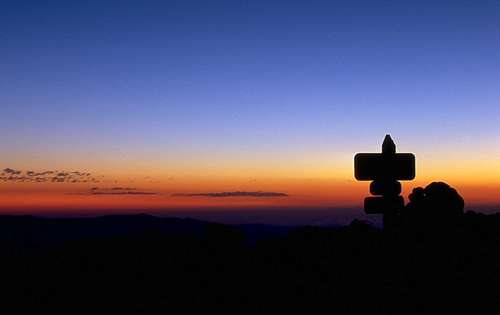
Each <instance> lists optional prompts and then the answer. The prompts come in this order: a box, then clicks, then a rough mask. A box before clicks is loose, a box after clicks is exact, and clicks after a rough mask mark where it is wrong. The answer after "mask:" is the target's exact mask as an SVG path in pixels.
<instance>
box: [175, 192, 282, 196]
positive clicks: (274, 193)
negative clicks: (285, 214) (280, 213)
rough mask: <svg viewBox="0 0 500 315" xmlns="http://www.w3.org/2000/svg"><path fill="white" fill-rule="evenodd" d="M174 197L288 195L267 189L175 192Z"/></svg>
mask: <svg viewBox="0 0 500 315" xmlns="http://www.w3.org/2000/svg"><path fill="white" fill-rule="evenodd" d="M172 196H174V197H213V198H221V197H288V195H287V194H285V193H281V192H267V191H231V192H215V193H214V192H211V193H197V194H173V195H172Z"/></svg>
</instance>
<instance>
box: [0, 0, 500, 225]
mask: <svg viewBox="0 0 500 315" xmlns="http://www.w3.org/2000/svg"><path fill="white" fill-rule="evenodd" d="M0 73H1V75H0V114H1V119H2V123H1V124H0V148H1V150H0V169H3V170H4V171H3V175H1V177H2V178H3V180H0V212H2V213H34V214H42V213H47V212H50V211H55V212H57V213H59V214H71V213H77V212H78V213H84V212H85V211H90V210H92V211H93V213H105V212H109V211H111V210H113V211H116V212H126V211H132V212H133V211H142V212H143V211H153V210H155V211H157V212H161V211H167V210H168V209H173V208H175V209H177V210H178V209H181V210H182V209H243V208H255V207H258V208H259V207H260V208H266V207H267V208H283V209H287V208H294V207H298V208H325V209H332V210H331V211H332V213H333V214H335V209H340V208H342V209H351V208H352V209H354V210H352V212H351V214H352V216H356V215H358V214H359V215H361V214H362V212H360V210H359V209H360V207H362V202H363V198H364V197H365V196H367V195H368V193H369V191H368V183H367V182H356V181H355V179H354V176H353V156H354V154H355V153H357V152H379V151H380V146H381V142H382V140H383V138H384V136H385V134H391V135H392V137H393V139H394V140H395V142H396V145H397V146H398V151H399V152H413V153H414V154H415V155H416V158H417V177H416V179H415V180H414V181H412V182H404V183H403V194H404V195H405V196H407V195H408V193H409V192H410V191H411V189H412V188H413V187H416V186H422V185H427V184H429V183H430V182H432V181H445V182H447V183H448V184H450V185H451V186H453V187H455V188H456V189H457V190H458V192H459V193H460V194H461V195H462V196H463V197H464V199H465V200H466V206H467V207H468V208H474V209H485V211H491V210H492V209H499V210H500V207H498V206H497V205H500V193H499V192H500V89H499V88H498V86H499V83H500V2H499V1H488V0H486V1H460V0H455V1H376V2H375V1H238V0H233V1H189V0H183V1H126V0H122V1H103V0H100V1H94V0H89V1H19V0H16V1H9V0H5V1H2V2H1V3H0ZM19 171H20V172H21V173H16V172H19ZM28 171H31V172H32V173H30V174H31V175H30V176H28V173H27V172H28ZM47 172H52V173H47ZM58 175H60V176H58ZM9 178H10V179H9ZM238 191H239V192H274V193H279V194H282V195H279V196H262V195H259V194H253V195H243V196H234V195H232V196H223V197H221V196H213V195H196V196H192V194H207V193H219V192H238ZM285 195H286V196H285ZM495 207H496V208H495ZM228 211H233V210H228ZM234 211H237V210H234Z"/></svg>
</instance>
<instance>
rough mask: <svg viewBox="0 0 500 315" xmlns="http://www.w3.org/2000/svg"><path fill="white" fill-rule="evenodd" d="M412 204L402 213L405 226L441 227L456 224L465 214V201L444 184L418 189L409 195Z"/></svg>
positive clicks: (438, 183)
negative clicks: (441, 225)
mask: <svg viewBox="0 0 500 315" xmlns="http://www.w3.org/2000/svg"><path fill="white" fill-rule="evenodd" d="M409 200H410V202H409V203H408V204H407V205H406V207H405V209H404V210H403V212H402V220H403V224H405V225H408V224H409V225H419V226H422V225H424V226H428V225H436V224H438V225H440V224H447V223H454V222H456V220H457V219H458V218H459V217H461V216H462V215H463V214H464V200H463V198H462V197H461V196H460V195H459V194H458V192H457V191H456V190H455V189H454V188H452V187H450V186H449V185H448V184H446V183H443V182H433V183H431V184H429V185H427V186H426V187H425V188H422V187H417V188H415V189H413V191H412V193H411V194H410V195H409Z"/></svg>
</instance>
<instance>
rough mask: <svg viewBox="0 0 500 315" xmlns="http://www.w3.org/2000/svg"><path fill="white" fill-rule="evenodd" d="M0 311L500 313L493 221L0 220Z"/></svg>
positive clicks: (498, 247)
mask: <svg viewBox="0 0 500 315" xmlns="http://www.w3.org/2000/svg"><path fill="white" fill-rule="evenodd" d="M0 248H1V252H0V253H1V259H0V265H1V268H0V286H1V288H2V292H1V294H0V296H1V299H2V305H1V306H0V308H1V309H2V314H16V313H19V314H22V313H30V314H179V313H193V312H195V311H196V312H201V313H206V314H208V313H212V312H214V313H215V314H218V313H231V314H292V313H294V314H323V313H331V314H336V313H360V312H367V313H370V314H373V313H375V314H379V313H380V314H391V313H392V314H419V313H434V312H436V311H439V312H443V313H451V312H456V311H460V312H467V313H470V314H486V313H488V314H495V313H498V311H500V308H499V307H498V306H499V305H498V304H499V301H500V215H498V214H497V215H488V216H486V215H481V214H476V213H472V212H469V213H466V214H464V215H462V216H460V217H459V218H458V219H456V220H454V221H453V222H448V223H443V222H439V223H435V224H427V225H425V224H424V225H421V224H419V225H415V224H403V225H402V226H400V227H399V228H397V229H394V230H392V231H382V230H380V229H377V228H374V227H371V226H369V225H367V224H364V223H362V222H360V221H354V222H353V223H352V224H351V225H349V226H346V227H340V228H315V227H300V228H294V229H291V228H290V229H287V228H279V227H272V226H227V225H220V224H213V223H207V222H203V221H197V220H190V219H173V218H172V219H167V218H157V217H152V216H146V215H137V216H110V217H101V218H87V219H45V218H35V217H26V216H23V217H17V216H2V217H0Z"/></svg>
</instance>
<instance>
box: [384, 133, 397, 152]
mask: <svg viewBox="0 0 500 315" xmlns="http://www.w3.org/2000/svg"><path fill="white" fill-rule="evenodd" d="M382 154H396V145H395V144H394V141H392V138H391V135H385V138H384V142H383V143H382Z"/></svg>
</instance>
